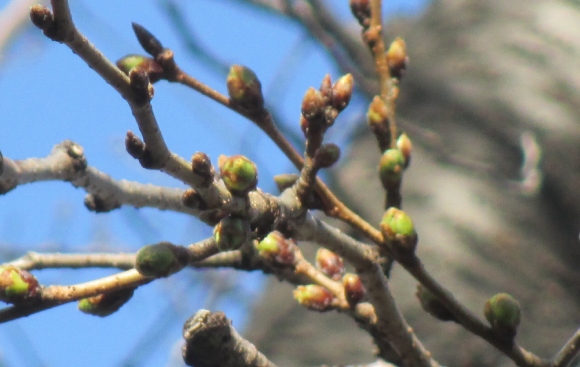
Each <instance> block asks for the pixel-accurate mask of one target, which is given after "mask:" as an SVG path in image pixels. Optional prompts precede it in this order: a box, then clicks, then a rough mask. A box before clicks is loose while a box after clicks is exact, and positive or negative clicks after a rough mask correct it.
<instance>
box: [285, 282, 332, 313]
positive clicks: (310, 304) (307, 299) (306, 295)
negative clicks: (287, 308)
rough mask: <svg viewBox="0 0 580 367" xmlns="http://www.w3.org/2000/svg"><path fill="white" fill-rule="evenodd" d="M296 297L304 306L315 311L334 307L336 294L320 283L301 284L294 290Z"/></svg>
mask: <svg viewBox="0 0 580 367" xmlns="http://www.w3.org/2000/svg"><path fill="white" fill-rule="evenodd" d="M293 295H294V299H296V300H297V301H298V303H300V304H301V305H302V306H304V307H306V308H308V309H310V310H313V311H320V312H324V311H328V310H330V309H331V308H332V306H331V305H332V301H333V300H334V295H333V294H332V293H331V292H330V291H329V290H328V289H326V288H324V287H323V286H320V285H315V284H309V285H299V286H298V287H296V289H295V290H294V292H293Z"/></svg>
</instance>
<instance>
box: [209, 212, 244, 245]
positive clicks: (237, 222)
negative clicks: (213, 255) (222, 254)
mask: <svg viewBox="0 0 580 367" xmlns="http://www.w3.org/2000/svg"><path fill="white" fill-rule="evenodd" d="M213 236H214V239H215V241H216V245H217V247H218V249H219V250H220V251H230V250H237V249H239V248H240V247H241V246H242V245H243V244H244V243H246V242H247V241H248V240H249V239H250V223H249V222H248V221H247V220H246V219H242V218H239V217H235V216H232V215H228V216H227V217H225V218H223V219H222V220H221V221H220V222H219V223H218V224H217V225H216V226H215V227H214V230H213Z"/></svg>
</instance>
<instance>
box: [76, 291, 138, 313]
mask: <svg viewBox="0 0 580 367" xmlns="http://www.w3.org/2000/svg"><path fill="white" fill-rule="evenodd" d="M134 291H135V288H126V289H120V290H117V291H113V292H107V293H103V294H98V295H96V296H94V297H89V298H83V299H81V300H79V302H78V305H77V307H78V309H79V310H80V311H81V312H84V313H86V314H89V315H94V316H99V317H105V316H109V315H111V314H113V313H115V312H117V311H119V309H120V308H121V307H122V306H123V305H124V304H125V303H127V302H128V301H129V300H130V299H131V297H132V296H133V292H134Z"/></svg>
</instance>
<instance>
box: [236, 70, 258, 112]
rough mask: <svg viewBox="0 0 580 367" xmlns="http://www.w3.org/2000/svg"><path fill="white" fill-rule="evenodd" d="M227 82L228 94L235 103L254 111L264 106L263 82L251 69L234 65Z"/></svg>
mask: <svg viewBox="0 0 580 367" xmlns="http://www.w3.org/2000/svg"><path fill="white" fill-rule="evenodd" d="M227 84H228V94H229V96H230V99H231V100H232V102H233V103H234V104H236V105H238V106H240V107H242V108H244V109H247V110H252V111H261V110H262V109H263V108H264V97H263V96H262V84H261V83H260V80H258V77H257V76H256V74H255V73H254V72H253V71H252V70H251V69H249V68H247V67H245V66H242V65H234V66H232V67H231V68H230V72H229V74H228V78H227Z"/></svg>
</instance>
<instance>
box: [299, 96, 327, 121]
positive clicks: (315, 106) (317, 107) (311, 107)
mask: <svg viewBox="0 0 580 367" xmlns="http://www.w3.org/2000/svg"><path fill="white" fill-rule="evenodd" d="M325 107H326V103H325V102H324V96H323V95H322V93H321V92H319V91H317V90H316V89H314V88H312V87H310V88H308V90H307V91H306V93H305V94H304V98H303V99H302V116H304V118H305V119H306V120H308V121H309V122H312V121H313V120H314V119H317V118H320V117H321V116H323V114H324V108H325Z"/></svg>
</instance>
